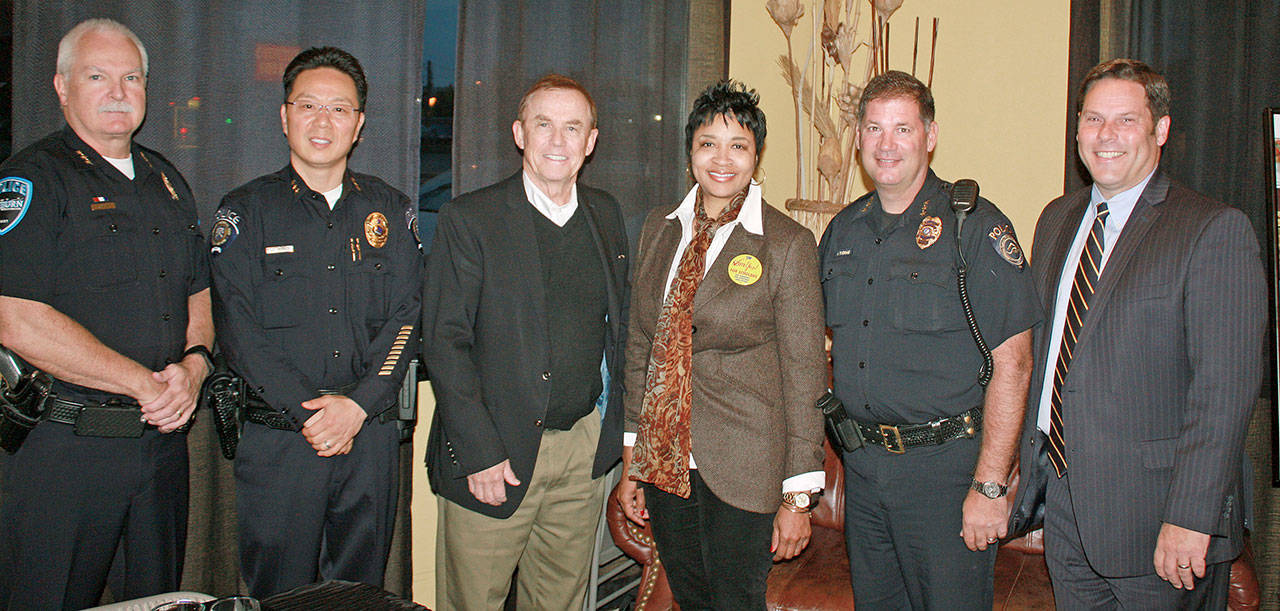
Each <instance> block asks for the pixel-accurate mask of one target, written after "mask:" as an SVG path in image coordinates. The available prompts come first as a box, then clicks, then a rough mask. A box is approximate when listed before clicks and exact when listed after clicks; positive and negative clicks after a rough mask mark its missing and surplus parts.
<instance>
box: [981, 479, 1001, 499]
mask: <svg viewBox="0 0 1280 611" xmlns="http://www.w3.org/2000/svg"><path fill="white" fill-rule="evenodd" d="M982 494H983V496H986V497H987V498H989V499H994V498H999V497H1000V484H997V483H995V482H982Z"/></svg>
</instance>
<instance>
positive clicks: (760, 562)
mask: <svg viewBox="0 0 1280 611" xmlns="http://www.w3.org/2000/svg"><path fill="white" fill-rule="evenodd" d="M689 485H690V488H691V491H690V494H689V498H687V499H685V498H681V497H680V496H677V495H674V494H668V493H666V492H663V491H661V490H659V489H657V488H655V487H653V486H652V485H649V484H644V500H645V508H646V509H648V510H649V521H650V522H651V523H652V525H653V539H654V543H655V545H657V548H658V554H659V556H660V557H661V558H662V564H663V565H664V566H665V567H666V569H667V580H668V582H670V584H671V593H672V595H673V596H674V598H675V600H676V602H677V603H679V605H680V608H681V609H684V610H685V611H695V610H702V609H714V610H715V611H752V610H762V609H764V608H765V602H764V594H765V580H766V579H768V577H769V568H770V567H772V566H773V553H772V552H770V551H769V546H770V544H771V543H772V539H773V518H774V514H771V513H755V512H752V511H746V510H744V509H738V508H737V507H734V506H732V505H730V504H728V503H725V502H724V501H722V500H720V499H719V498H718V497H717V496H716V495H715V493H713V492H711V489H710V488H708V487H707V484H706V482H704V481H702V478H701V477H700V476H699V475H698V470H697V469H691V470H690V471H689ZM781 498H782V491H781V490H779V491H778V499H779V503H781Z"/></svg>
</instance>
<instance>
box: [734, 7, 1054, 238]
mask: <svg viewBox="0 0 1280 611" xmlns="http://www.w3.org/2000/svg"><path fill="white" fill-rule="evenodd" d="M803 1H804V4H805V5H806V7H805V16H804V18H803V19H802V21H801V22H800V24H799V25H798V26H797V27H796V29H795V31H794V32H793V33H792V36H793V39H794V40H793V44H795V45H796V47H795V48H796V49H799V47H800V45H801V44H805V42H807V40H808V34H809V31H810V28H811V27H812V21H810V19H811V18H812V16H813V15H814V14H815V13H817V14H819V15H820V11H821V7H820V6H815V2H814V0H803ZM850 1H855V2H862V3H863V5H864V7H863V11H862V30H863V31H864V32H865V30H866V29H867V27H868V24H869V23H870V21H871V10H870V4H871V3H870V2H869V1H868V0H850ZM817 4H818V5H820V4H821V3H820V2H818V3H817ZM1069 10H1070V2H1069V0H1032V1H1025V0H965V1H960V0H905V1H904V2H903V5H902V7H901V8H900V9H898V11H897V12H896V13H894V14H893V16H892V18H891V19H890V22H889V23H890V44H891V48H890V51H889V58H890V68H893V69H896V70H904V71H910V69H911V46H912V29H913V28H914V26H915V18H916V17H919V18H920V49H921V51H920V59H919V60H918V67H917V70H916V74H917V76H919V77H921V80H926V79H927V74H928V49H929V38H930V35H931V34H930V33H931V30H932V20H933V18H934V17H938V18H939V26H938V50H937V63H936V66H935V68H934V76H933V92H934V99H935V102H936V105H937V121H938V127H939V134H938V147H937V149H936V150H935V152H934V158H933V164H932V165H933V168H934V170H935V171H936V172H937V173H938V175H939V176H940V177H942V178H943V179H946V180H956V179H959V178H966V177H967V178H973V179H975V180H977V181H978V182H979V183H980V184H981V186H982V195H983V196H984V197H986V198H988V199H990V200H991V201H993V202H995V204H996V205H997V206H999V207H1000V208H1001V209H1002V210H1003V211H1004V212H1005V214H1007V215H1008V216H1009V218H1010V219H1011V220H1012V221H1013V224H1014V227H1015V229H1016V230H1017V232H1018V235H1019V237H1020V239H1021V241H1022V243H1023V246H1024V247H1028V248H1029V247H1030V245H1031V237H1032V232H1033V231H1034V229H1035V221H1036V218H1037V217H1038V216H1039V214H1040V210H1041V209H1042V208H1043V207H1044V205H1045V204H1047V203H1048V202H1049V200H1051V199H1053V198H1054V197H1057V196H1058V195H1061V194H1062V179H1063V162H1064V159H1063V155H1064V150H1063V133H1064V131H1065V130H1066V94H1067V49H1068V36H1069V29H1070V12H1069ZM786 52H787V45H786V39H785V38H783V36H782V31H781V30H780V29H778V26H777V25H776V24H775V23H774V22H773V20H772V19H771V18H770V17H769V13H768V11H766V10H765V0H741V1H738V2H734V3H733V6H732V23H731V32H730V49H729V75H730V76H731V77H733V78H736V79H739V80H741V81H744V82H746V83H747V84H748V85H749V86H751V87H753V88H755V89H757V90H758V91H759V92H760V97H761V106H762V108H763V109H764V111H765V114H766V116H767V117H768V120H769V134H768V139H767V143H766V149H765V154H764V157H763V159H762V162H761V164H762V170H763V175H764V177H765V184H764V191H765V197H766V198H767V199H768V200H769V203H771V204H773V205H775V206H778V207H782V206H783V205H784V204H785V202H786V200H787V199H788V198H791V197H794V196H795V165H794V163H795V118H794V117H795V115H794V112H793V110H792V103H791V97H790V95H791V93H790V88H789V87H788V86H787V84H786V82H785V81H783V79H782V75H781V68H779V67H778V63H777V57H778V56H779V55H785V54H786ZM797 55H799V52H798V51H797ZM854 57H855V60H854V63H855V64H858V65H861V64H860V63H859V62H860V61H865V57H866V50H862V51H859V52H858V54H857V55H855V56H854ZM796 61H797V62H798V63H799V62H801V61H803V59H802V58H801V57H797V58H796ZM858 74H859V75H861V70H859V71H858ZM865 192H866V188H865V187H864V188H861V189H856V190H855V192H854V193H853V195H852V196H851V197H849V198H848V199H853V197H856V196H858V195H861V194H862V193H865Z"/></svg>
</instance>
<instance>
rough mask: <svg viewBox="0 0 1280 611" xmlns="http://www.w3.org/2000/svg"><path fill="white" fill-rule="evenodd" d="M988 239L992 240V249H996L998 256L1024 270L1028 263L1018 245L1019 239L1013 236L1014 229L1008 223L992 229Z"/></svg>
mask: <svg viewBox="0 0 1280 611" xmlns="http://www.w3.org/2000/svg"><path fill="white" fill-rule="evenodd" d="M987 237H988V238H990V239H991V247H992V248H995V249H996V254H998V255H1000V258H1001V259H1004V260H1005V262H1007V263H1008V264H1009V265H1012V266H1014V267H1016V268H1018V269H1022V266H1023V265H1025V264H1026V263H1027V258H1026V257H1025V256H1023V254H1022V247H1021V246H1019V245H1018V238H1017V237H1015V236H1014V235H1013V227H1012V226H1011V225H1009V224H1008V223H1004V224H1002V225H996V226H995V227H992V228H991V231H990V232H988V233H987Z"/></svg>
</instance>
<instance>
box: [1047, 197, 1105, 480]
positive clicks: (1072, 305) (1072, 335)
mask: <svg viewBox="0 0 1280 611" xmlns="http://www.w3.org/2000/svg"><path fill="white" fill-rule="evenodd" d="M1107 214H1109V211H1108V210H1107V202H1098V215H1097V217H1096V218H1095V219H1094V220H1093V228H1092V229H1090V230H1089V237H1088V240H1087V241H1086V242H1085V246H1084V252H1081V253H1080V264H1079V265H1078V266H1077V267H1076V277H1075V281H1074V282H1072V283H1071V300H1070V301H1069V302H1068V303H1067V311H1066V314H1065V316H1064V317H1065V319H1066V320H1065V321H1063V324H1062V349H1061V350H1059V351H1058V365H1057V367H1055V368H1054V370H1053V395H1051V396H1050V398H1049V460H1050V461H1051V462H1052V463H1053V468H1054V470H1056V471H1057V472H1058V477H1062V476H1063V474H1065V473H1066V472H1067V454H1066V445H1067V444H1066V440H1065V439H1063V436H1062V385H1063V382H1064V381H1065V380H1066V379H1067V368H1068V367H1070V366H1071V353H1072V352H1073V351H1074V350H1075V347H1076V337H1077V335H1078V334H1079V333H1080V329H1081V328H1082V327H1084V316H1085V314H1087V313H1089V300H1090V299H1092V298H1093V292H1094V290H1096V288H1097V285H1098V274H1099V273H1100V272H1101V271H1102V270H1101V267H1100V266H1101V264H1102V250H1103V245H1104V244H1105V242H1104V240H1103V236H1102V230H1103V227H1104V226H1105V225H1106V222H1107Z"/></svg>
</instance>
